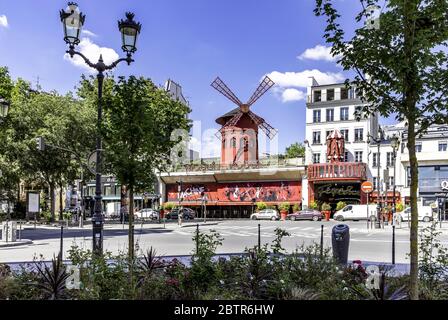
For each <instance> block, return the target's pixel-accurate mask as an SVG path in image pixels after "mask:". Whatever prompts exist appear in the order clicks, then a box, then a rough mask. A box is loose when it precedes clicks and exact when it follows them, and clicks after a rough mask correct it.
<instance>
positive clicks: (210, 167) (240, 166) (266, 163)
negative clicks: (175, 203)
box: [169, 158, 305, 172]
mask: <svg viewBox="0 0 448 320" xmlns="http://www.w3.org/2000/svg"><path fill="white" fill-rule="evenodd" d="M304 164H305V161H304V159H303V158H294V159H277V158H274V159H271V160H267V159H263V161H258V162H256V163H250V162H248V163H236V164H221V163H219V162H212V163H193V164H191V163H188V164H179V165H175V166H173V167H172V168H171V169H170V170H169V171H170V172H207V171H230V170H257V169H269V168H296V167H300V166H303V165H304Z"/></svg>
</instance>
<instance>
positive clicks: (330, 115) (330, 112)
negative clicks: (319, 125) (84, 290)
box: [327, 109, 334, 122]
mask: <svg viewBox="0 0 448 320" xmlns="http://www.w3.org/2000/svg"><path fill="white" fill-rule="evenodd" d="M332 121H334V109H327V122H332Z"/></svg>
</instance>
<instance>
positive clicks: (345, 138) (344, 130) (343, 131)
mask: <svg viewBox="0 0 448 320" xmlns="http://www.w3.org/2000/svg"><path fill="white" fill-rule="evenodd" d="M340 132H341V134H342V136H343V137H344V140H345V142H349V141H348V129H341V131H340Z"/></svg>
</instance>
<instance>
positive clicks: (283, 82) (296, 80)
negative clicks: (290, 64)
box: [268, 69, 345, 88]
mask: <svg viewBox="0 0 448 320" xmlns="http://www.w3.org/2000/svg"><path fill="white" fill-rule="evenodd" d="M268 76H269V78H271V79H272V81H274V82H275V84H276V85H277V86H279V87H283V88H286V87H294V88H306V87H308V84H309V82H310V79H309V78H310V77H314V78H315V79H316V81H317V82H318V83H319V84H330V83H336V82H339V81H344V80H345V77H344V76H343V75H342V73H340V72H338V73H334V72H322V71H320V70H317V69H313V70H304V71H302V72H278V71H273V72H271V73H269V74H268Z"/></svg>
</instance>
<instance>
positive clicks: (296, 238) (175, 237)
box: [0, 220, 448, 263]
mask: <svg viewBox="0 0 448 320" xmlns="http://www.w3.org/2000/svg"><path fill="white" fill-rule="evenodd" d="M199 223H200V224H201V225H200V230H201V231H204V232H207V231H210V230H211V229H214V230H216V231H217V232H219V233H220V234H221V236H222V237H224V241H223V245H222V246H221V247H219V248H218V250H217V251H218V253H238V252H243V251H244V250H245V248H249V247H252V246H254V245H256V244H257V241H258V240H257V239H258V224H260V225H261V242H262V244H264V243H268V244H270V243H271V242H272V240H273V239H274V237H275V233H274V230H275V229H276V228H278V227H280V228H282V229H285V230H287V231H288V232H289V233H291V236H290V237H286V238H284V241H283V246H284V247H285V248H286V249H287V250H288V251H293V250H295V249H296V248H297V247H299V246H300V245H302V244H305V245H309V244H312V243H313V242H316V243H320V232H321V231H320V230H321V225H323V226H324V246H326V247H331V230H332V227H333V226H334V225H336V224H337V222H335V221H329V222H312V221H296V222H293V221H251V220H232V221H230V220H227V221H214V222H213V221H210V222H207V224H206V225H202V221H199ZM344 223H345V224H347V225H349V227H350V250H349V259H350V260H356V259H359V260H363V261H375V262H386V263H389V262H391V259H392V228H391V226H385V228H384V229H379V230H377V229H367V228H366V222H344ZM424 225H427V224H424ZM195 232H196V222H194V223H192V222H188V223H184V224H183V226H182V227H179V226H178V225H177V223H175V222H171V223H167V224H166V226H165V228H164V225H163V224H157V223H153V224H145V225H143V226H142V225H141V224H137V225H136V226H135V241H136V243H137V244H138V246H139V248H140V250H142V251H144V250H146V249H149V248H150V247H151V246H152V247H154V248H155V249H156V251H157V253H158V254H160V255H165V256H168V255H185V254H190V253H191V252H192V251H193V249H194V246H195V244H194V243H193V241H192V237H193V236H194V233H195ZM21 236H22V238H23V239H31V240H32V241H33V244H30V245H24V246H20V247H11V248H0V262H22V261H31V260H32V259H33V257H34V256H37V257H38V256H40V255H42V256H43V257H44V258H45V259H51V258H52V257H53V255H55V256H56V255H57V254H58V253H59V247H60V229H59V228H56V227H37V229H34V228H33V227H32V226H28V227H27V228H26V229H25V230H22V235H21ZM91 237H92V231H91V226H86V227H84V229H80V228H69V229H68V230H67V229H65V230H64V242H63V247H64V258H67V256H68V254H67V250H68V249H69V248H70V246H72V245H73V244H76V245H78V246H80V247H83V248H86V249H91V245H92V244H91V243H92V242H91ZM441 240H442V243H443V244H444V245H445V246H448V225H445V226H444V229H443V234H442V236H441ZM127 244H128V230H127V226H122V225H113V226H110V225H108V226H106V228H105V231H104V250H108V251H112V252H114V253H118V252H119V251H122V252H126V251H127ZM408 252H409V229H408V228H407V224H403V226H402V228H397V229H396V262H397V263H408V262H409V260H408V258H407V255H408Z"/></svg>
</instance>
